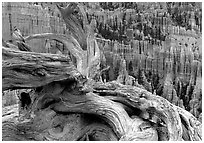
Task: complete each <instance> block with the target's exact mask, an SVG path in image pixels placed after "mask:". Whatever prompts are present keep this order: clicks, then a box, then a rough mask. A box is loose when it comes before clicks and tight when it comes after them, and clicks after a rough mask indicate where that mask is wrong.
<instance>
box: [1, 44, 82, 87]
mask: <svg viewBox="0 0 204 143" xmlns="http://www.w3.org/2000/svg"><path fill="white" fill-rule="evenodd" d="M2 56H3V61H2V82H3V84H2V88H3V90H7V89H16V88H32V87H39V86H43V85H46V84H48V83H50V82H53V81H61V80H66V79H69V78H73V77H77V76H81V74H80V73H79V72H78V71H77V69H76V68H75V66H74V65H73V63H72V61H71V60H70V59H69V58H68V57H66V56H61V55H55V54H42V53H33V52H23V51H15V50H12V49H9V48H4V47H2Z"/></svg>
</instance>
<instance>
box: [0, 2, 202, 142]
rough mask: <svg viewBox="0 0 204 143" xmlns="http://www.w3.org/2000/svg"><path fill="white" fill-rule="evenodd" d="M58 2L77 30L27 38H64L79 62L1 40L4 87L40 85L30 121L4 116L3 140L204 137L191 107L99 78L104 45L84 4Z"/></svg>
mask: <svg viewBox="0 0 204 143" xmlns="http://www.w3.org/2000/svg"><path fill="white" fill-rule="evenodd" d="M57 7H58V9H59V11H60V12H61V16H62V18H63V19H64V21H65V23H66V24H67V27H68V28H69V30H70V33H72V34H71V35H62V34H53V33H41V34H35V35H30V36H28V37H26V38H25V40H26V41H29V40H33V39H51V40H57V41H60V42H61V43H63V44H64V46H65V48H66V49H67V50H68V51H70V53H71V54H72V55H73V56H74V57H75V58H76V61H77V62H76V66H74V64H73V62H72V61H71V60H70V58H69V57H68V56H67V55H57V54H50V53H34V52H25V51H19V50H17V48H16V47H15V46H14V45H11V44H4V45H3V46H2V55H3V61H2V81H3V84H2V89H3V91H4V90H8V89H13V90H14V89H22V88H34V89H36V90H35V93H34V94H32V99H33V103H32V109H31V112H32V113H33V114H34V116H33V117H32V119H31V120H30V121H29V122H18V123H14V122H10V121H4V122H3V125H2V137H3V140H75V141H76V140H81V141H82V140H83V141H84V140H109V141H112V140H120V141H137V140H147V141H150V140H154V141H155V140H156V141H157V140H191V141H193V140H196V141H197V140H202V133H201V130H202V124H201V123H200V122H199V121H198V120H197V119H196V118H195V117H194V116H193V115H192V114H191V113H189V112H188V111H186V110H184V109H182V108H180V107H178V106H175V105H173V104H171V103H170V102H169V101H168V100H166V99H164V98H163V97H161V96H157V95H155V94H152V93H150V92H148V91H147V90H145V89H143V88H140V87H139V86H130V85H123V84H121V83H118V82H117V81H111V82H106V83H103V82H101V81H100V80H95V79H97V78H96V77H97V76H99V73H100V72H101V71H100V49H99V47H98V45H97V42H96V39H95V36H94V32H93V31H92V25H91V24H92V23H91V24H89V23H88V21H87V18H86V13H85V10H84V8H83V5H82V4H79V3H78V4H76V3H74V4H70V5H68V6H67V7H65V8H64V7H61V6H59V5H58V6H57ZM76 9H77V10H78V13H80V14H81V15H82V17H83V22H82V23H83V27H82V25H81V24H80V22H79V20H78V18H77V17H76V14H75V12H76ZM93 49H94V51H95V52H94V53H92V52H91V51H93ZM31 51H32V48H31Z"/></svg>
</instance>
